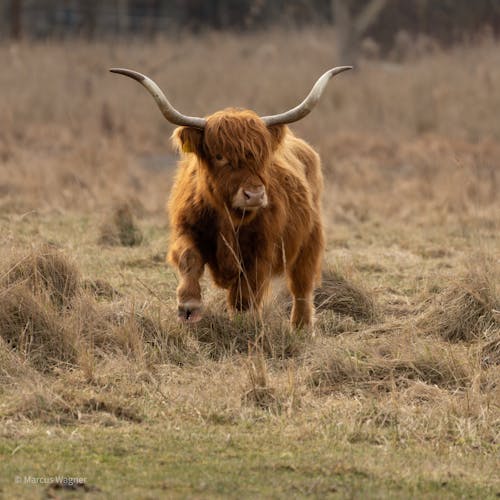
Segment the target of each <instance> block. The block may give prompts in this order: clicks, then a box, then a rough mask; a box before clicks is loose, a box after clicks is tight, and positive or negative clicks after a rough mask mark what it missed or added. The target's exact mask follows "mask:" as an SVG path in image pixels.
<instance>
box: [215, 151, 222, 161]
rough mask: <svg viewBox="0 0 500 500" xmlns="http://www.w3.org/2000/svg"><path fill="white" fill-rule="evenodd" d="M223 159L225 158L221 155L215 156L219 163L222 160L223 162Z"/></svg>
mask: <svg viewBox="0 0 500 500" xmlns="http://www.w3.org/2000/svg"><path fill="white" fill-rule="evenodd" d="M222 158H223V156H222V155H221V154H220V153H219V154H216V155H215V159H216V160H217V161H221V160H222Z"/></svg>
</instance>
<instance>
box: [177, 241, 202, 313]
mask: <svg viewBox="0 0 500 500" xmlns="http://www.w3.org/2000/svg"><path fill="white" fill-rule="evenodd" d="M169 260H170V261H171V262H172V263H173V264H175V265H176V266H177V268H178V270H179V278H180V279H179V286H178V287H177V314H178V317H179V320H181V321H185V322H189V323H195V322H196V321H199V320H200V319H201V318H202V301H201V287H200V278H201V276H202V274H203V268H204V262H203V259H202V257H201V254H200V252H199V251H198V250H197V249H196V247H195V246H194V243H192V242H191V241H190V239H189V238H187V237H181V238H178V239H177V240H176V241H175V242H174V243H173V245H172V249H171V251H170V255H169Z"/></svg>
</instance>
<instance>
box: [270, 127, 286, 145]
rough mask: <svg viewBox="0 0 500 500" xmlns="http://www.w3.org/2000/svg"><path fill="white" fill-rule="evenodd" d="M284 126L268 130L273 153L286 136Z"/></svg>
mask: <svg viewBox="0 0 500 500" xmlns="http://www.w3.org/2000/svg"><path fill="white" fill-rule="evenodd" d="M286 129H287V126H286V125H272V126H271V127H269V128H268V130H269V132H271V138H272V142H273V151H275V150H276V149H278V146H279V145H280V144H281V142H282V141H283V138H284V137H285V134H286Z"/></svg>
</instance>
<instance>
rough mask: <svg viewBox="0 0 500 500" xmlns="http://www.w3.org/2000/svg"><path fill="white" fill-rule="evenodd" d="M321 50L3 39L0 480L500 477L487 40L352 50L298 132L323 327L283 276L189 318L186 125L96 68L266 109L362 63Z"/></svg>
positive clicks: (292, 485)
mask: <svg viewBox="0 0 500 500" xmlns="http://www.w3.org/2000/svg"><path fill="white" fill-rule="evenodd" d="M332 45H333V36H332V33H331V32H330V31H328V30H324V31H322V30H316V31H307V30H306V31H301V32H298V33H295V34H291V33H286V32H280V31H273V32H271V33H262V34H256V35H247V36H241V37H238V38H236V37H234V36H229V35H223V34H207V35H204V36H203V37H200V38H194V37H187V36H186V37H184V38H180V39H178V40H159V41H151V42H143V41H135V42H133V43H132V42H131V43H130V44H125V43H123V42H122V43H120V44H114V43H111V42H106V43H104V42H102V43H95V44H87V43H81V42H73V43H64V44H61V43H55V42H53V43H52V42H51V43H36V44H31V43H25V44H18V45H8V44H4V45H2V46H0V61H1V62H2V71H1V72H0V258H1V262H0V264H1V268H0V472H1V473H0V497H5V498H35V497H47V498H61V497H66V496H74V495H77V496H80V495H82V496H88V497H96V498H107V497H109V498H111V497H117V496H120V497H122V498H164V497H168V498H178V497H189V498H218V497H229V498H232V497H240V498H255V497H269V498H284V497H294V498H295V497H297V498H299V497H316V498H326V497H331V498H415V497H422V498H481V499H484V498H495V497H498V495H499V494H500V480H499V472H498V471H499V470H500V462H499V459H498V450H499V448H498V445H499V438H500V260H499V259H500V196H499V189H500V120H499V119H498V117H499V115H500V93H499V91H498V89H499V88H500V45H498V44H496V43H495V42H492V41H490V40H485V41H484V43H482V44H479V45H475V46H470V47H465V46H464V47H458V48H455V49H453V50H451V51H446V52H435V53H433V54H428V55H427V56H426V57H423V58H422V57H419V58H414V59H412V58H409V59H408V60H407V61H406V62H404V63H403V64H398V65H395V64H389V63H384V62H368V61H367V62H364V63H363V64H361V65H360V67H359V68H358V69H357V71H355V72H351V73H348V74H345V75H341V76H339V77H338V78H337V79H335V80H334V81H333V82H332V83H331V84H330V86H329V87H328V89H327V91H326V92H325V95H324V97H323V98H322V101H321V103H320V105H319V106H318V108H317V109H316V110H315V111H314V112H313V113H312V114H311V115H310V116H309V117H307V118H306V119H304V120H303V121H301V122H300V123H298V124H296V125H294V126H293V129H294V130H295V131H296V132H297V133H298V134H299V135H300V136H302V137H303V138H305V139H306V140H308V141H309V142H310V143H311V144H312V145H313V146H314V147H315V148H316V149H317V150H318V151H319V152H320V154H321V157H322V160H323V166H324V174H325V178H326V189H325V193H324V209H325V210H324V215H325V228H326V234H327V240H328V245H327V253H326V259H325V264H324V267H325V270H324V281H323V286H322V287H321V289H319V290H318V291H317V293H316V303H317V314H316V336H315V337H314V338H311V337H310V336H308V335H306V334H304V333H301V332H294V331H290V329H289V327H288V323H287V316H288V312H287V309H288V307H289V305H288V298H287V297H286V295H285V294H284V293H283V287H282V284H280V283H279V282H277V283H276V286H275V289H274V290H273V293H272V294H271V296H270V297H269V298H268V301H267V304H266V309H265V312H264V315H263V320H262V321H259V320H258V319H257V318H254V317H251V316H245V315H242V316H238V317H236V318H235V319H233V320H229V318H228V317H227V314H226V311H225V306H224V303H223V294H222V293H221V292H220V291H218V290H216V289H214V288H213V287H212V286H211V285H210V283H209V282H208V280H207V282H206V283H205V301H206V303H207V312H206V317H205V318H204V319H203V320H202V322H201V323H200V324H198V325H197V326H194V327H189V328H188V327H184V326H181V325H179V324H178V323H177V322H176V309H175V287H176V276H175V273H174V271H173V269H171V268H169V267H168V266H167V265H166V264H165V260H164V256H165V253H166V247H167V242H168V226H167V222H166V217H165V213H164V206H165V201H166V199H167V196H168V193H169V189H170V186H171V183H172V178H173V175H174V172H175V161H176V158H175V155H174V153H173V151H172V150H171V147H170V143H169V136H170V134H171V133H172V126H171V125H170V124H168V123H167V122H165V121H164V119H163V118H162V117H161V115H160V113H159V112H158V110H157V109H156V107H155V106H154V103H153V102H152V100H151V98H150V97H149V96H148V95H147V94H146V93H145V92H144V91H143V90H142V89H141V88H140V87H139V86H138V85H136V84H134V83H133V82H131V81H127V80H125V79H123V78H120V77H117V76H115V75H111V74H109V73H107V68H109V67H111V66H125V67H130V68H133V69H137V70H139V71H142V72H144V73H147V74H149V75H151V76H152V77H153V78H154V79H155V80H156V81H157V82H158V83H160V84H161V86H162V87H163V88H164V89H165V92H166V93H167V95H168V97H169V99H170V100H171V101H172V103H174V105H175V106H176V107H178V108H179V109H180V110H182V111H183V112H185V113H187V114H198V115H203V114H209V113H211V112H213V111H215V110H217V109H220V108H224V107H226V106H235V105H236V106H242V107H248V108H252V109H255V110H256V111H257V112H260V113H262V114H271V113H274V112H279V111H282V110H284V109H287V108H288V107H290V106H291V105H294V104H295V103H296V102H297V101H298V99H300V98H302V97H303V96H304V94H305V93H306V92H307V91H308V90H309V89H310V86H311V84H312V83H313V82H314V81H315V79H316V78H317V77H318V76H319V75H320V74H321V73H322V72H323V71H324V70H326V69H327V68H329V67H331V66H333V65H340V64H348V63H349V61H335V60H333V54H334V53H335V52H334V50H333V49H332ZM55 476H61V477H66V478H71V477H78V478H85V482H84V484H80V485H78V486H73V487H70V486H69V485H66V486H65V487H62V486H61V484H47V483H45V482H43V481H45V480H46V481H48V482H51V480H50V478H53V477H55ZM16 478H19V479H17V480H16ZM30 478H49V479H43V480H39V482H38V484H33V483H34V480H31V479H30Z"/></svg>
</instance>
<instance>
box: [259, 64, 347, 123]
mask: <svg viewBox="0 0 500 500" xmlns="http://www.w3.org/2000/svg"><path fill="white" fill-rule="evenodd" d="M348 69H352V66H339V67H337V68H333V69H330V70H328V71H327V72H326V73H324V74H323V75H321V76H320V77H319V79H318V81H317V82H316V83H315V84H314V87H313V88H312V90H311V92H309V94H308V96H307V97H306V98H305V99H304V100H303V101H302V102H301V103H300V104H299V105H298V106H295V108H292V109H290V110H289V111H285V112H284V113H280V114H279V115H272V116H264V117H262V120H263V122H264V123H265V124H266V125H267V126H268V127H270V126H271V125H280V124H285V123H292V122H296V121H299V120H300V119H301V118H304V116H306V115H308V114H309V113H310V112H311V111H312V109H313V108H314V106H316V103H317V102H318V100H319V98H320V97H321V94H322V93H323V90H325V87H326V84H327V83H328V82H329V80H330V78H332V77H333V76H335V75H338V74H339V73H342V72H343V71H347V70H348Z"/></svg>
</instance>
